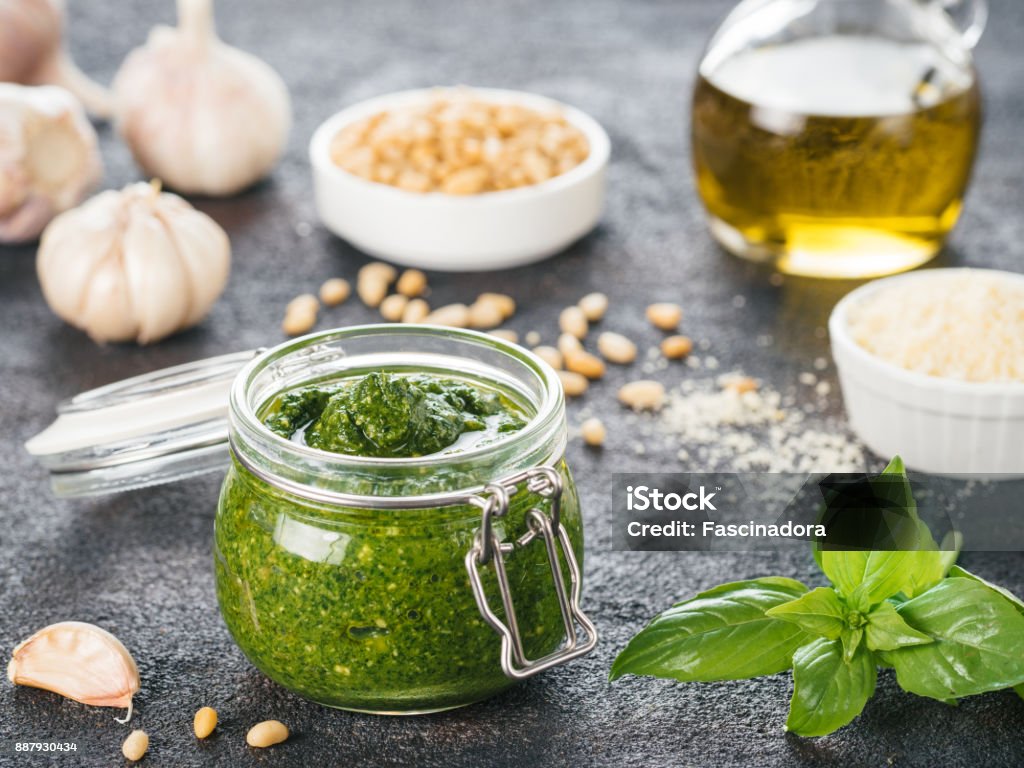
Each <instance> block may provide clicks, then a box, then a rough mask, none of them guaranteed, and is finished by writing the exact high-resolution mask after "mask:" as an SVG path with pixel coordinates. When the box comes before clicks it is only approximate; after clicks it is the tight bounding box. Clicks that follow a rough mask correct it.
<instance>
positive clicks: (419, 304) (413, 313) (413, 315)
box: [402, 299, 430, 323]
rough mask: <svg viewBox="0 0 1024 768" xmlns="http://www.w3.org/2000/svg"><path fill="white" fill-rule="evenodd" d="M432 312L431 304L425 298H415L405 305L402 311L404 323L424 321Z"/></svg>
mask: <svg viewBox="0 0 1024 768" xmlns="http://www.w3.org/2000/svg"><path fill="white" fill-rule="evenodd" d="M429 314H430V305H429V304H427V302H425V301H424V300H423V299H413V300H412V301H410V302H409V303H408V304H406V305H405V311H403V312H402V322H403V323H422V322H423V319H424V318H425V317H426V316H427V315H429Z"/></svg>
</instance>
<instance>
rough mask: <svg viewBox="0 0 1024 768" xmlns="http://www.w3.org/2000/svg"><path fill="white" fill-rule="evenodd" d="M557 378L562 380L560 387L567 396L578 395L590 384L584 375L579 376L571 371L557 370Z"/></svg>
mask: <svg viewBox="0 0 1024 768" xmlns="http://www.w3.org/2000/svg"><path fill="white" fill-rule="evenodd" d="M557 373H558V378H559V379H560V380H561V382H562V389H563V390H564V391H565V394H566V396H567V397H579V396H580V395H582V394H583V393H584V392H586V391H587V387H589V386H590V382H589V381H587V377H586V376H581V375H580V374H578V373H573V372H572V371H557Z"/></svg>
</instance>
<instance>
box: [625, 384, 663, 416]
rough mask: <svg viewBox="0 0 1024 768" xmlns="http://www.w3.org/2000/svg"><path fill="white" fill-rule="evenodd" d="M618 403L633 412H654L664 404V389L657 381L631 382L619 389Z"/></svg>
mask: <svg viewBox="0 0 1024 768" xmlns="http://www.w3.org/2000/svg"><path fill="white" fill-rule="evenodd" d="M619 402H621V403H622V404H623V405H627V406H629V407H630V408H632V409H633V410H634V411H656V410H658V409H659V408H661V406H662V404H663V403H664V402H665V387H664V386H663V385H662V384H661V383H660V382H657V381H651V380H649V379H641V380H640V381H631V382H630V383H629V384H625V385H624V386H622V387H621V388H620V389H619Z"/></svg>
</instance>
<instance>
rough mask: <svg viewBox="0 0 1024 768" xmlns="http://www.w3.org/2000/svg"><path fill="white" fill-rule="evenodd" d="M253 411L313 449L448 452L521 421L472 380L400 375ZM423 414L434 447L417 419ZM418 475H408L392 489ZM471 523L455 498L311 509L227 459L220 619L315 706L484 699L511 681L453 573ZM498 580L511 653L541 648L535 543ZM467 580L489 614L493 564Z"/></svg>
mask: <svg viewBox="0 0 1024 768" xmlns="http://www.w3.org/2000/svg"><path fill="white" fill-rule="evenodd" d="M371 377H373V378H371ZM370 381H372V382H373V383H372V387H371V386H370V385H369V384H368V382H370ZM363 383H367V387H366V389H365V390H363V391H361V392H360V385H361V384H363ZM414 390H418V391H414ZM291 395H297V397H291ZM367 398H368V399H367ZM332 401H334V402H335V403H336V405H335V406H334V407H333V408H332V407H330V403H331V402H332ZM356 404H362V407H363V408H365V409H366V410H365V411H363V412H361V411H360V410H359V409H357V408H354V407H353V406H354V405H356ZM341 414H344V416H342V415H341ZM360 414H361V415H360ZM399 414H404V416H403V418H405V419H406V420H407V421H408V422H409V423H408V426H405V425H403V424H401V423H400V420H399V419H398V415H399ZM262 416H263V417H264V418H265V420H266V423H267V425H268V427H270V428H271V429H273V430H274V431H276V432H278V433H279V434H282V435H285V436H287V437H290V438H291V439H293V440H302V441H303V442H305V443H307V444H313V443H312V441H313V440H314V438H313V436H312V433H314V432H315V433H316V435H317V437H316V438H315V440H316V441H318V442H319V443H320V445H318V446H317V447H321V446H322V447H324V449H325V450H333V449H334V448H329V447H328V446H333V447H339V446H344V447H348V446H352V445H356V444H358V445H360V446H364V447H363V448H362V449H361V450H372V451H381V452H383V453H384V454H385V455H389V456H393V455H396V454H397V455H423V454H428V453H447V452H451V451H453V450H460V449H461V447H462V446H464V445H467V443H466V442H465V441H467V440H470V439H473V438H476V439H477V440H480V439H490V440H494V439H497V438H498V437H500V436H501V435H502V434H504V432H503V431H502V426H503V425H511V424H515V423H517V422H520V426H521V425H522V424H521V423H522V422H523V420H524V419H525V414H524V412H523V411H522V410H520V409H517V408H516V407H515V406H514V405H513V404H512V403H511V402H510V401H509V400H508V399H507V398H505V397H504V396H502V395H499V394H498V393H497V392H494V391H492V390H488V389H486V388H484V387H481V386H477V385H476V384H469V383H467V382H464V381H460V380H457V379H445V378H438V377H430V376H423V375H404V374H402V375H394V376H392V375H387V374H381V375H378V376H374V375H373V374H371V375H370V376H367V377H363V378H358V379H354V380H353V381H350V382H341V383H340V384H338V385H337V386H331V387H323V386H318V387H306V388H303V389H299V390H293V391H292V392H291V393H286V394H285V395H284V396H282V397H279V398H277V399H275V400H274V401H273V402H272V403H270V404H269V407H268V408H267V409H266V410H265V411H264V412H263V414H262ZM357 416H358V418H359V420H358V421H357V420H356V417H357ZM439 418H440V419H441V421H442V424H443V426H442V434H443V439H438V438H436V437H432V436H431V435H430V434H427V432H428V430H426V429H425V426H424V425H428V424H436V423H438V422H437V419H439ZM318 424H319V427H317V426H316V425H318ZM480 424H482V425H483V426H482V427H481V426H479V425H480ZM335 427H337V428H335ZM456 428H457V429H458V434H456ZM517 428H519V427H517ZM506 431H507V427H506ZM453 435H455V439H454V440H452V439H451V438H452V436H453ZM363 441H365V442H363ZM367 446H368V447H367ZM373 455H379V454H376V453H375V454H373ZM559 467H560V470H561V471H562V473H563V477H564V485H565V490H564V493H563V500H562V510H561V520H562V523H563V524H564V525H565V527H566V530H567V532H568V534H569V537H570V540H571V541H572V543H573V550H574V553H575V555H576V557H577V558H578V559H579V560H580V562H581V564H582V555H583V552H582V548H583V545H582V523H581V519H580V513H579V502H578V499H577V496H576V490H575V486H574V485H573V483H572V480H571V477H570V476H569V473H568V469H567V468H566V467H565V465H564V463H561V464H560V465H559ZM421 482H422V480H421V479H418V478H415V477H411V478H410V479H409V489H408V492H409V493H410V494H412V493H415V492H416V491H417V489H418V488H419V487H420V483H421ZM452 490H454V488H453V489H452ZM532 506H541V507H542V508H543V509H545V510H547V509H548V505H547V503H546V502H539V501H538V499H537V497H535V496H532V495H530V494H527V493H525V492H520V493H519V494H517V495H516V496H514V497H513V499H512V503H511V508H510V511H509V513H508V515H506V516H505V517H503V518H501V519H499V520H496V521H495V525H496V531H497V532H498V533H499V535H501V536H502V537H503V539H505V540H510V539H514V538H516V537H518V536H519V535H521V534H522V533H523V532H525V530H526V526H527V523H526V519H525V515H526V513H527V511H528V510H529V509H530V507H532ZM479 525H480V510H479V509H477V508H476V507H473V506H470V505H466V506H460V507H444V508H440V509H401V510H382V509H381V510H366V509H346V508H341V507H337V506H328V505H322V504H316V503H314V502H310V501H307V500H303V499H300V498H297V497H295V496H291V495H289V494H287V493H285V492H283V491H281V490H279V489H277V488H274V487H272V486H270V485H268V484H267V483H266V482H264V481H263V480H261V479H259V478H257V477H255V476H253V475H252V474H250V473H249V472H248V471H247V470H246V469H245V468H244V467H242V466H241V465H239V464H238V463H237V462H236V463H234V464H233V466H232V468H231V469H230V470H229V472H228V475H227V478H226V479H225V482H224V486H223V488H222V491H221V498H220V504H219V507H218V512H217V520H216V531H215V545H214V551H215V570H216V580H217V596H218V600H219V603H220V607H221V613H222V615H223V617H224V620H225V623H226V624H227V627H228V629H229V630H230V632H231V634H232V636H233V637H234V639H235V641H236V642H237V643H238V645H239V647H240V648H241V649H242V651H243V652H244V653H245V654H246V656H247V657H248V658H249V659H250V660H251V661H252V662H253V663H254V664H255V665H256V666H257V667H258V668H259V669H260V670H261V671H263V672H264V673H265V674H266V675H267V676H268V677H270V678H271V679H273V680H275V681H276V682H278V683H280V684H281V685H283V686H285V687H286V688H288V689H290V690H292V691H295V692H296V693H299V694H301V695H303V696H306V697H308V698H310V699H313V700H314V701H318V702H320V703H322V704H327V705H330V706H337V707H343V708H348V709H358V710H367V711H377V712H409V711H424V710H433V709H444V708H448V707H453V706H459V705H462V704H467V703H470V702H473V701H477V700H479V699H482V698H486V697H487V696H490V695H492V694H494V693H497V692H498V691H500V690H503V689H504V688H507V687H508V686H509V685H511V684H512V682H513V681H511V680H510V679H509V678H507V677H505V675H504V674H503V672H502V671H501V666H500V661H499V655H500V653H499V652H500V639H499V636H498V635H497V633H495V632H494V630H493V629H491V628H490V627H489V626H488V625H487V624H485V623H484V621H483V619H482V618H481V616H480V612H479V610H478V608H477V606H476V603H475V601H474V598H473V593H472V590H471V588H470V584H469V578H468V576H467V573H466V568H465V563H464V561H465V557H466V553H467V552H468V551H469V549H470V547H471V546H472V544H473V537H474V534H475V533H476V531H477V529H478V527H479ZM507 571H508V576H509V580H510V583H511V587H512V593H513V596H514V600H515V606H516V612H517V618H518V622H519V626H520V631H521V633H522V635H523V638H524V645H525V648H526V651H527V655H528V656H529V657H531V658H538V657H540V656H543V655H545V654H547V653H550V652H551V651H553V650H554V649H555V648H557V647H558V645H559V643H560V641H561V638H562V631H563V630H562V622H561V618H560V613H559V609H558V604H557V601H556V600H555V598H554V592H553V583H552V576H551V572H550V569H549V566H548V562H547V555H546V553H545V550H544V546H543V544H542V543H541V542H539V541H535V542H533V543H531V544H530V545H529V546H526V547H522V548H516V549H515V551H513V552H511V553H510V554H509V555H508V556H507ZM482 574H483V579H484V583H485V586H486V589H487V592H488V596H489V600H490V604H491V606H492V607H493V608H494V610H495V611H496V612H497V613H498V614H499V616H503V615H504V611H503V610H502V608H501V602H500V597H499V595H498V592H497V588H496V584H495V579H494V574H493V569H492V568H491V567H490V566H487V567H485V568H483V569H482ZM566 578H567V577H566Z"/></svg>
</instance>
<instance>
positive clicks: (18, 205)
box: [0, 0, 103, 243]
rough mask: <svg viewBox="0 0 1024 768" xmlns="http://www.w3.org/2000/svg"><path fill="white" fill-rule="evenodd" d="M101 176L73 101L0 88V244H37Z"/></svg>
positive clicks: (60, 94)
mask: <svg viewBox="0 0 1024 768" xmlns="http://www.w3.org/2000/svg"><path fill="white" fill-rule="evenodd" d="M2 1H3V0H0V2H2ZM102 174H103V163H102V161H101V160H100V153H99V148H98V147H97V144H96V132H95V131H94V130H93V127H92V125H91V124H90V123H89V121H88V120H87V119H86V117H85V113H84V112H82V108H81V106H80V105H79V103H78V101H77V100H76V99H75V97H74V96H72V95H71V94H70V93H68V92H67V91H65V90H64V89H63V88H58V87H56V86H52V85H44V86H37V87H29V86H23V85H14V84H12V83H0V243H20V242H25V241H28V240H35V239H36V238H37V237H39V233H40V232H42V231H43V227H45V226H46V225H47V224H48V223H49V222H50V219H52V218H53V217H54V216H56V215H57V214H58V213H61V212H62V211H66V210H67V209H69V208H71V207H73V206H75V205H78V203H80V202H81V201H82V199H83V198H84V197H85V196H86V194H88V193H89V192H90V191H91V190H92V189H93V187H95V186H96V183H97V182H98V181H99V180H100V176H102Z"/></svg>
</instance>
